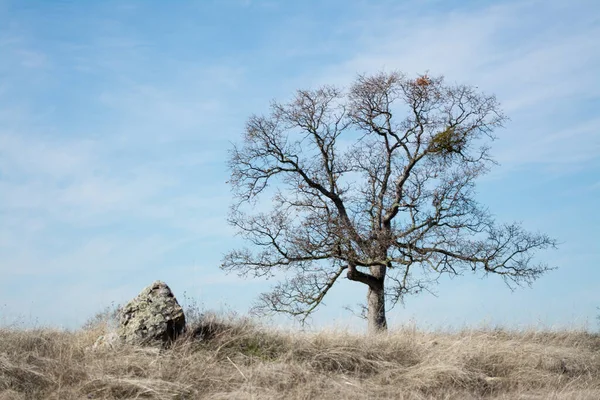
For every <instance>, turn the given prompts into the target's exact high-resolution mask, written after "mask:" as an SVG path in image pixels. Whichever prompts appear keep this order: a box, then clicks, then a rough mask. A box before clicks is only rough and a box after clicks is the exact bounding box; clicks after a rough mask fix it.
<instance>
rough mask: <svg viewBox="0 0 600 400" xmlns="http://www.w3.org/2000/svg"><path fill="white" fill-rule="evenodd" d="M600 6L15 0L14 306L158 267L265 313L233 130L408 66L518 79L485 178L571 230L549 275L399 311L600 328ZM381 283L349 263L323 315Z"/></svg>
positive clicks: (472, 282) (9, 29) (11, 58)
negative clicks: (240, 268) (234, 187)
mask: <svg viewBox="0 0 600 400" xmlns="http://www.w3.org/2000/svg"><path fill="white" fill-rule="evenodd" d="M599 15H600V5H599V3H597V2H596V1H595V0H574V1H569V2H565V1H562V0H549V1H542V0H539V1H537V0H536V1H521V0H519V1H495V2H493V1H441V0H408V1H402V2H400V1H391V0H390V1H385V0H379V1H341V0H339V1H338V0H330V1H302V2H300V1H298V2H291V1H290V2H288V1H267V0H265V1H260V0H223V1H216V0H214V1H210V0H205V1H187V2H184V1H180V2H162V1H161V2H159V1H137V2H136V1H77V2H76V1H27V2H21V1H5V0H0V324H2V323H4V324H6V323H11V322H13V321H16V320H20V321H24V322H25V323H39V324H45V325H47V324H50V325H56V326H65V327H76V326H78V325H79V324H81V323H82V322H84V321H85V320H86V319H87V318H88V317H90V316H91V315H93V314H94V313H95V312H96V311H98V310H100V309H102V308H103V307H105V306H107V305H110V304H111V302H115V303H123V302H125V301H127V300H128V299H129V298H131V297H133V296H134V295H135V294H137V293H138V292H139V290H141V289H142V288H143V287H144V286H146V285H147V284H149V283H151V282H152V281H154V280H156V279H162V280H164V281H166V282H167V283H168V284H169V285H170V286H171V287H172V289H173V290H174V291H175V294H176V295H177V296H179V297H180V298H182V297H183V294H184V293H185V294H186V296H187V297H188V298H193V299H195V300H196V301H197V302H199V303H201V304H203V305H204V307H206V308H210V309H216V310H236V311H239V312H240V313H244V312H246V311H247V309H248V307H249V305H250V304H251V302H252V300H253V299H254V298H255V297H256V296H257V294H258V293H260V292H261V291H264V290H266V289H268V287H269V285H270V282H264V281H248V280H242V279H239V278H237V277H236V276H235V275H225V274H223V273H222V272H221V271H220V270H219V268H218V265H219V262H220V260H221V257H222V254H223V253H224V252H226V251H227V250H229V249H231V248H233V247H236V246H239V245H240V244H241V243H240V240H239V239H238V238H236V237H235V236H234V233H235V232H234V231H233V229H232V228H231V227H229V226H228V225H227V224H226V222H225V218H226V214H227V209H228V205H229V204H230V202H231V195H230V189H229V187H228V185H227V184H226V183H225V182H226V180H227V179H228V171H227V169H226V165H225V160H226V155H227V150H228V149H229V148H230V143H231V142H235V141H237V140H240V138H241V133H242V130H243V127H244V123H245V120H246V118H247V117H248V116H249V115H250V114H252V113H262V112H265V111H267V108H268V104H269V101H270V100H271V99H280V100H285V99H287V98H289V97H290V96H291V95H292V93H293V91H294V90H295V89H298V88H313V87H316V86H318V85H321V84H325V83H332V84H338V85H345V84H348V83H349V82H351V81H352V80H353V78H354V77H355V76H356V74H358V73H369V72H376V71H379V70H386V71H391V70H395V69H398V70H401V71H404V72H406V73H408V74H413V75H416V74H417V73H423V72H425V71H429V73H430V74H433V75H437V74H443V75H445V76H446V78H447V80H448V81H451V82H461V83H467V84H472V85H476V86H478V87H479V88H480V89H481V90H483V91H485V92H488V93H495V94H496V95H497V96H498V99H499V100H500V102H501V103H502V105H503V108H504V110H505V112H506V113H507V114H508V115H509V116H510V118H511V121H510V122H509V123H508V124H507V125H506V128H505V129H502V130H500V131H498V132H497V136H498V138H499V139H498V140H497V141H496V142H494V144H493V148H492V153H493V155H494V156H495V159H496V160H497V161H499V163H500V165H499V166H498V167H496V168H495V169H494V170H493V171H492V173H490V174H489V175H488V176H486V177H485V178H484V179H482V180H481V181H480V182H479V186H478V192H479V197H480V199H481V201H482V202H484V203H486V204H487V205H489V207H490V209H491V210H492V211H493V212H494V214H495V215H496V216H497V218H498V220H501V221H507V222H510V221H513V220H517V221H522V223H523V225H524V226H525V227H526V228H528V229H530V230H533V231H536V230H539V231H542V232H545V233H548V234H550V235H551V236H554V237H555V238H557V239H558V240H559V241H560V242H561V245H560V248H559V250H557V251H548V252H545V253H543V254H540V257H539V259H540V260H543V261H547V262H548V263H550V264H551V265H554V266H557V267H558V268H559V269H558V270H556V271H553V272H551V273H549V274H547V275H546V276H545V277H543V278H542V279H540V280H539V281H537V282H536V283H535V284H534V286H533V287H532V288H523V289H519V290H517V291H516V292H511V291H510V290H509V289H508V288H507V287H506V286H505V285H504V284H503V283H502V281H501V280H500V279H494V277H490V278H489V279H486V280H480V279H478V278H476V277H473V276H464V277H461V278H457V279H454V280H445V281H443V282H442V284H441V285H440V286H439V287H438V288H437V297H435V296H431V295H427V294H424V295H420V296H418V297H413V298H408V299H407V301H406V304H405V306H404V307H401V306H399V307H397V308H396V309H394V310H393V311H391V312H390V314H389V320H390V323H391V325H392V326H398V325H400V324H403V323H407V322H408V321H415V322H416V323H417V325H418V326H421V327H460V326H464V325H481V324H491V325H495V324H500V325H505V326H512V327H523V326H540V325H541V326H545V327H575V326H577V327H581V326H586V324H587V326H588V327H590V328H592V329H596V328H597V323H596V320H595V317H596V315H597V314H600V312H599V311H598V310H596V307H597V306H600V290H599V287H600V286H599V285H600V245H599V243H600V216H599V213H598V209H597V204H598V203H599V202H598V200H599V199H600V116H599V113H598V111H599V109H600V74H599V71H600V17H599ZM365 295H366V293H365V289H364V287H363V286H362V285H358V284H353V283H352V282H347V281H345V282H343V283H342V284H341V285H339V287H337V288H336V289H335V290H334V291H333V292H332V293H331V295H330V298H328V299H327V300H326V307H324V308H322V309H321V310H320V311H319V312H318V313H317V314H316V315H315V317H314V319H313V322H314V326H316V327H324V326H331V325H335V326H347V327H355V326H356V327H359V328H362V327H363V325H364V322H363V321H361V320H359V319H358V318H356V317H354V316H352V314H351V313H349V312H348V311H346V310H344V309H343V307H344V306H346V305H350V306H352V305H355V304H357V303H359V302H361V301H362V300H363V298H364V297H365ZM182 300H183V299H182ZM276 323H278V324H286V323H288V322H287V320H285V319H277V320H276Z"/></svg>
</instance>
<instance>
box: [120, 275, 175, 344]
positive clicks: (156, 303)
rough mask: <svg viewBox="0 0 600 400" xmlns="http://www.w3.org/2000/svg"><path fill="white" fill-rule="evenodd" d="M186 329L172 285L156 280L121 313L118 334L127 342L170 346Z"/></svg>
mask: <svg viewBox="0 0 600 400" xmlns="http://www.w3.org/2000/svg"><path fill="white" fill-rule="evenodd" d="M184 331H185V316H184V313H183V309H182V308H181V306H180V305H179V303H178V302H177V299H176V298H175V296H174V295H173V292H171V289H170V288H169V286H167V284H166V283H164V282H161V281H156V282H154V283H153V284H151V285H150V286H148V287H146V288H145V289H144V290H142V291H141V292H140V294H139V295H137V296H136V297H135V298H134V299H133V300H131V301H130V302H129V303H127V305H125V307H123V308H122V309H121V311H120V313H119V328H118V331H117V332H118V335H119V337H120V339H121V340H122V341H123V342H125V343H128V344H135V345H153V344H160V345H163V346H164V345H167V344H169V343H171V342H172V341H173V340H174V339H175V338H176V337H177V336H179V335H180V334H182V333H183V332H184Z"/></svg>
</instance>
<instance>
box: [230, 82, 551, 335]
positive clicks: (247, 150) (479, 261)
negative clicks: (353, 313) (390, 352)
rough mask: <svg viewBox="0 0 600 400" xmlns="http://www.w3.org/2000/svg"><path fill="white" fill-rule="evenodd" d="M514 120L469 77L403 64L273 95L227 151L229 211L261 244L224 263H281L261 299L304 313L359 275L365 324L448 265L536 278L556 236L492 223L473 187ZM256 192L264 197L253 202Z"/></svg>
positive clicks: (238, 266)
mask: <svg viewBox="0 0 600 400" xmlns="http://www.w3.org/2000/svg"><path fill="white" fill-rule="evenodd" d="M505 120H506V117H505V116H504V115H503V113H502V111H501V110H500V107H499V104H498V102H497V101H496V98H495V97H494V96H488V95H485V94H483V93H480V92H478V91H477V90H476V89H475V88H474V87H471V86H466V85H450V84H446V83H445V82H444V80H443V78H442V77H429V76H427V75H423V76H419V77H418V78H416V79H410V78H408V77H406V76H405V75H404V74H401V73H398V72H393V73H379V74H376V75H373V76H359V77H358V78H357V79H356V81H355V82H354V84H353V85H352V86H351V87H350V88H349V90H347V91H342V90H340V89H337V88H335V87H331V86H324V87H322V88H319V89H317V90H300V91H298V92H297V93H296V95H295V97H294V98H293V99H292V101H291V102H289V103H278V102H273V103H272V105H271V112H270V113H269V114H268V115H264V116H263V115H254V116H251V117H250V118H249V119H248V121H247V125H246V129H245V132H244V142H243V144H242V145H241V146H234V148H233V149H232V150H231V153H230V158H229V167H230V169H231V180H230V183H231V184H232V187H233V189H234V196H235V199H236V201H235V203H234V205H233V206H232V210H231V213H230V223H231V224H233V225H234V226H235V227H236V228H237V229H238V231H239V232H240V233H241V235H242V236H243V237H244V238H245V239H246V240H247V241H249V242H250V243H251V244H252V245H253V248H252V249H249V248H244V249H238V250H233V251H231V252H230V253H228V254H227V255H226V256H225V258H224V260H223V264H222V268H223V269H225V270H227V271H237V272H238V273H240V274H242V275H252V276H271V275H273V274H274V273H278V275H280V276H284V279H283V280H282V281H281V282H279V283H278V284H277V285H276V286H275V287H274V288H273V290H272V292H270V293H265V294H263V295H262V296H261V297H260V299H259V301H258V303H257V304H256V306H255V309H256V310H258V311H263V312H270V311H271V312H284V313H289V314H291V315H293V316H296V317H298V318H300V319H301V320H302V321H304V320H305V319H306V318H307V317H308V316H309V315H310V314H311V312H313V311H314V310H315V309H316V307H317V306H318V305H319V304H321V302H322V301H323V298H324V297H325V296H326V294H327V293H328V291H329V290H330V289H331V288H332V287H333V285H334V284H335V283H336V282H338V281H339V280H340V279H342V278H343V277H346V278H347V279H349V280H351V281H355V282H358V283H361V284H364V285H365V286H366V288H367V302H366V308H367V319H368V324H369V331H370V332H377V331H381V330H384V329H386V327H387V323H386V316H385V310H386V303H388V304H389V305H394V304H396V303H397V302H398V301H401V300H402V299H403V298H404V296H406V295H408V294H411V293H415V292H418V291H420V290H423V289H427V288H428V287H429V285H431V284H433V283H435V282H436V281H437V278H439V277H440V276H441V275H443V274H448V275H459V274H461V273H463V272H464V271H474V272H482V273H483V274H496V275H500V276H501V277H502V278H503V279H504V280H505V281H506V282H507V283H508V284H509V285H512V284H521V283H531V282H532V281H533V280H535V279H536V278H538V277H539V276H540V275H542V274H543V273H544V272H546V271H547V270H548V269H549V267H548V266H546V265H544V264H539V263H535V262H533V259H532V257H533V253H534V252H535V251H536V250H539V249H544V248H547V247H554V246H555V241H554V240H553V239H551V238H549V237H548V236H546V235H544V234H532V233H529V232H527V231H525V230H524V229H523V228H522V227H521V226H520V225H519V224H517V223H512V224H498V223H496V222H495V221H494V219H493V218H492V215H491V214H490V212H488V210H487V209H486V208H485V207H483V206H482V205H481V204H479V203H478V202H477V201H476V200H475V192H474V188H475V180H476V179H477V178H478V177H479V176H481V175H482V174H484V173H486V172H487V171H488V169H489V167H490V166H492V165H493V164H494V162H493V160H492V159H491V158H490V155H489V142H490V141H491V140H493V139H494V136H493V132H494V130H495V129H496V128H499V127H501V126H502V124H503V122H504V121H505ZM261 195H271V197H272V203H271V207H270V209H269V211H267V212H254V213H252V212H248V210H251V209H252V206H253V205H255V204H256V201H257V199H259V198H260V197H261ZM265 204H268V203H265ZM262 205H263V203H261V206H262Z"/></svg>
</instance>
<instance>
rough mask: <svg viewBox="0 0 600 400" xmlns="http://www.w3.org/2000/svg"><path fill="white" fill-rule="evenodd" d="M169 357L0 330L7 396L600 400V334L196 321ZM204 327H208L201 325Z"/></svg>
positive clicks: (1, 385)
mask: <svg viewBox="0 0 600 400" xmlns="http://www.w3.org/2000/svg"><path fill="white" fill-rule="evenodd" d="M196 324H197V332H198V331H202V332H203V333H204V338H203V339H199V338H193V337H192V335H188V336H187V337H185V338H182V339H181V340H179V341H178V342H176V343H175V344H174V346H172V348H170V349H168V350H161V351H158V350H154V349H143V348H134V347H120V348H117V349H113V350H94V351H92V350H90V349H89V347H90V346H91V345H92V344H93V343H94V341H95V340H96V338H97V337H98V335H100V334H101V333H102V331H103V330H104V329H105V328H104V325H103V324H97V325H96V326H93V327H91V328H88V329H82V330H80V331H75V332H64V331H53V330H48V329H38V330H23V329H2V330H0V399H1V400H7V399H64V400H67V399H133V398H136V399H369V398H370V399H431V398H435V399H461V400H462V399H482V398H484V399H507V400H508V399H590V400H591V399H595V400H598V399H600V335H597V334H591V333H586V332H569V331H564V332H536V331H523V332H510V331H504V330H472V331H463V332H460V333H424V332H419V331H416V330H411V329H404V330H399V331H394V332H391V333H389V334H387V335H382V336H380V337H376V338H369V337H366V336H361V335H356V334H348V333H339V332H337V333H336V332H322V333H317V334H305V333H304V334H300V333H298V334H290V333H284V332H276V331H270V330H266V329H261V328H259V327H256V326H254V325H253V324H251V323H249V322H247V321H243V320H234V321H232V320H229V321H219V320H218V319H214V318H205V319H202V320H200V322H196ZM198 324H199V325H198Z"/></svg>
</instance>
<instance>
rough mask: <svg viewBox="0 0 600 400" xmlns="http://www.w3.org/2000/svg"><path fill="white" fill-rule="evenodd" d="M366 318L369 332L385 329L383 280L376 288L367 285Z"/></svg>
mask: <svg viewBox="0 0 600 400" xmlns="http://www.w3.org/2000/svg"><path fill="white" fill-rule="evenodd" d="M367 320H368V322H369V334H375V333H380V332H383V331H386V330H387V321H386V319H385V294H384V292H383V281H381V285H378V287H376V288H372V287H369V292H368V293H367Z"/></svg>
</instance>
